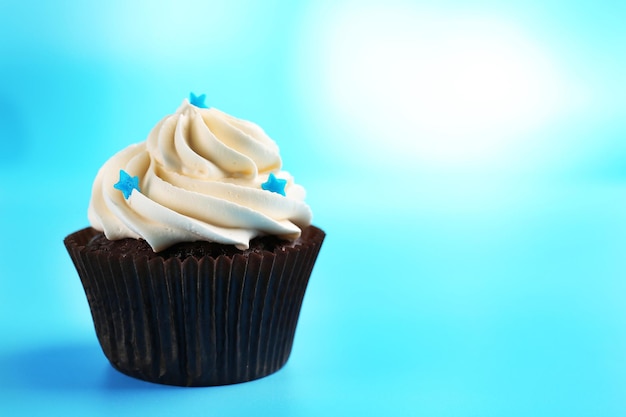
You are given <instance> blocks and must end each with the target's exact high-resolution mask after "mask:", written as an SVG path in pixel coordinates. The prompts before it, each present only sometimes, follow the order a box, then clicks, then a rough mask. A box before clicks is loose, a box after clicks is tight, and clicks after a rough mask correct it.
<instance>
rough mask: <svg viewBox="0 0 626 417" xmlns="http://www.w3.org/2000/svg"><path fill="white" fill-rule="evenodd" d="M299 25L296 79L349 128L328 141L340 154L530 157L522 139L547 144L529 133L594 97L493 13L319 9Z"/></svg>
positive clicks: (434, 164)
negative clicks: (299, 64)
mask: <svg viewBox="0 0 626 417" xmlns="http://www.w3.org/2000/svg"><path fill="white" fill-rule="evenodd" d="M304 30H305V35H304V37H305V39H307V41H306V42H305V46H304V47H303V48H302V49H301V51H302V52H301V53H302V55H301V61H302V62H303V68H301V76H302V80H300V82H299V84H300V86H301V87H302V88H304V95H305V96H308V97H310V98H311V100H310V103H311V106H312V108H313V109H314V110H312V111H315V112H318V114H320V115H321V116H322V117H323V118H324V120H325V126H326V128H327V129H330V130H329V132H330V131H332V130H334V131H337V130H342V131H343V132H345V133H346V135H345V136H344V138H345V140H344V141H343V142H342V141H341V140H334V141H333V143H332V145H333V149H334V150H335V151H336V152H337V153H339V154H340V155H342V156H343V157H348V158H356V159H366V160H370V161H372V162H373V163H375V164H378V165H381V166H387V167H389V166H393V167H394V168H395V169H396V170H407V169H409V170H410V169H411V167H412V166H415V164H418V165H419V166H421V167H426V169H429V168H430V169H435V170H441V169H443V170H446V169H457V168H461V169H469V170H472V171H475V170H477V171H480V170H483V169H489V168H490V167H491V168H493V167H496V166H502V165H505V166H508V167H509V168H510V167H511V166H513V165H516V164H518V165H519V164H528V163H530V161H528V160H525V159H524V158H525V157H524V156H523V155H522V154H523V152H524V150H526V151H529V149H530V148H532V147H533V146H539V147H542V146H545V143H544V144H542V143H533V142H534V141H541V140H544V138H539V135H536V136H533V135H534V134H535V133H537V132H539V131H540V129H542V128H544V127H546V126H550V125H551V124H555V123H559V122H562V121H563V120H566V119H567V118H568V117H572V115H574V114H576V113H578V112H580V111H581V110H582V109H583V108H584V107H585V106H586V105H587V103H588V101H589V97H588V95H589V91H588V90H587V88H584V86H582V85H581V84H580V83H579V82H577V81H574V79H573V76H572V75H571V74H569V73H568V71H567V68H566V66H565V65H563V63H562V62H560V61H559V58H558V57H557V56H555V55H554V54H553V53H552V51H551V50H550V49H549V48H548V46H547V45H544V44H542V42H541V41H540V40H539V39H536V38H534V37H533V36H531V34H530V33H529V31H527V30H524V28H523V27H521V26H520V25H518V24H516V22H515V21H513V20H511V19H506V18H503V17H498V16H496V15H481V14H479V13H475V14H464V13H455V12H454V11H453V10H446V11H445V13H435V12H432V11H423V10H418V9H416V8H410V7H408V6H407V5H404V6H402V7H401V8H400V7H398V8H395V7H393V6H378V7H358V8H357V7H354V6H353V7H344V8H333V9H330V8H329V9H323V8H319V9H317V10H316V9H313V10H312V13H310V20H309V21H308V25H305V29H304ZM307 31H308V32H307ZM328 136H332V135H325V134H320V137H328ZM322 143H323V142H322ZM324 145H328V144H324ZM559 146H561V144H558V145H557V148H558V147H559ZM545 151H550V148H549V147H546V149H545ZM552 151H554V149H552ZM555 157H557V156H556V155H555ZM548 159H549V158H548ZM537 163H538V162H537Z"/></svg>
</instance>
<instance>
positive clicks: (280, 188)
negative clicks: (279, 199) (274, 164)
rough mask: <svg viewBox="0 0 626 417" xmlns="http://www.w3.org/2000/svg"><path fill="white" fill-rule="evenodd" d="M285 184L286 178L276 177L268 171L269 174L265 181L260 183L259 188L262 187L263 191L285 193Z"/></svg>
mask: <svg viewBox="0 0 626 417" xmlns="http://www.w3.org/2000/svg"><path fill="white" fill-rule="evenodd" d="M285 185H287V180H283V179H280V178H276V175H274V173H272V172H270V176H269V177H268V178H267V181H266V182H264V183H263V184H261V188H263V189H264V190H265V191H271V192H273V193H278V194H280V195H285Z"/></svg>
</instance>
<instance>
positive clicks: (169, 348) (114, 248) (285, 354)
mask: <svg viewBox="0 0 626 417" xmlns="http://www.w3.org/2000/svg"><path fill="white" fill-rule="evenodd" d="M99 235H100V232H98V231H96V230H95V229H92V228H86V229H82V230H79V231H77V232H76V233H73V234H71V235H69V236H68V237H67V238H66V239H65V241H64V243H65V246H66V248H67V250H68V252H69V254H70V257H71V258H72V260H73V262H74V265H75V266H76V269H77V271H78V274H79V276H80V279H81V282H82V284H83V287H84V289H85V294H86V296H87V301H88V303H89V307H90V310H91V314H92V317H93V321H94V326H95V330H96V334H97V336H98V341H99V342H100V346H101V347H102V350H103V352H104V354H105V356H106V357H107V358H108V360H109V361H110V362H111V365H112V366H113V367H114V368H115V369H117V370H119V371H120V372H123V373H124V374H127V375H130V376H132V377H135V378H139V379H142V380H146V381H150V382H155V383H160V384H168V385H179V386H210V385H227V384H234V383H239V382H245V381H250V380H254V379H258V378H261V377H264V376H267V375H269V374H271V373H273V372H276V371H277V370H279V369H280V368H281V367H282V366H283V365H284V364H285V363H286V362H287V359H288V358H289V355H290V353H291V347H292V344H293V339H294V334H295V330H296V324H297V321H298V317H299V314H300V308H301V305H302V300H303V297H304V294H305V290H306V287H307V284H308V280H309V277H310V275H311V271H312V269H313V265H314V263H315V260H316V258H317V255H318V253H319V250H320V248H321V245H322V242H323V240H324V237H325V234H324V232H323V231H322V230H321V229H318V228H316V227H315V226H309V227H308V228H306V229H304V230H303V233H302V236H301V237H300V238H299V239H298V240H297V241H296V242H293V243H291V242H290V243H284V244H281V243H277V242H271V243H270V244H267V243H262V244H261V245H260V246H259V245H255V246H256V247H251V248H252V249H251V250H248V251H245V252H236V251H235V253H234V254H232V253H230V252H233V251H231V250H230V249H229V250H227V251H221V252H220V254H219V255H216V254H215V251H214V250H213V249H210V250H208V249H207V250H205V249H202V250H197V248H196V249H194V248H193V247H192V248H187V249H185V250H184V251H183V252H182V253H181V252H180V251H178V252H177V251H173V252H171V253H169V254H164V255H163V254H161V253H157V254H154V253H150V252H143V251H139V250H134V249H128V248H127V247H124V245H125V244H126V245H128V244H129V242H124V240H123V241H109V242H108V243H107V244H106V245H102V244H101V243H97V241H98V239H101V237H100V236H99ZM125 240H126V239H125ZM197 244H198V245H202V244H206V242H204V243H203V242H197ZM213 245H214V244H213ZM268 248H270V249H271V251H270V250H268ZM218 249H219V248H218ZM198 254H201V256H199V255H198Z"/></svg>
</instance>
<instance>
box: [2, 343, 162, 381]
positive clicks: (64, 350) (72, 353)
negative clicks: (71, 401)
mask: <svg viewBox="0 0 626 417" xmlns="http://www.w3.org/2000/svg"><path fill="white" fill-rule="evenodd" d="M0 369H2V370H3V372H2V375H1V376H0V390H5V389H21V390H41V391H73V392H76V391H94V390H95V391H107V390H111V391H115V390H151V389H167V388H168V387H165V386H162V385H158V384H152V383H149V382H145V381H140V380H137V379H134V378H131V377H128V376H126V375H124V374H122V373H120V372H118V371H116V370H115V369H113V367H111V365H110V364H109V363H108V361H107V360H106V358H105V357H104V355H103V354H102V350H101V349H100V347H99V346H98V345H97V344H69V345H53V346H41V347H38V348H35V349H30V350H24V351H18V352H7V353H4V354H2V355H0ZM169 388H170V389H171V388H172V387H169Z"/></svg>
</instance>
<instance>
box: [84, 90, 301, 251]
mask: <svg viewBox="0 0 626 417" xmlns="http://www.w3.org/2000/svg"><path fill="white" fill-rule="evenodd" d="M281 167H282V161H281V158H280V154H279V149H278V146H277V145H276V143H275V142H274V141H273V140H272V139H271V138H269V137H268V136H267V135H266V133H265V132H264V131H263V129H261V128H260V127H259V126H258V125H256V124H254V123H251V122H248V121H245V120H241V119H237V118H235V117H233V116H230V115H227V114H225V113H223V112H221V111H219V110H217V109H214V108H200V107H197V106H195V105H193V104H191V103H190V102H189V101H188V100H186V99H185V100H183V103H182V104H181V106H180V107H179V108H178V110H177V111H176V113H174V114H172V115H169V116H166V117H164V118H163V119H162V120H161V121H159V122H158V123H157V124H156V126H155V127H154V128H153V129H152V131H151V132H150V134H149V135H148V138H147V139H146V141H145V142H142V143H139V144H135V145H131V146H129V147H127V148H126V149H124V150H122V151H120V152H118V153H117V154H115V155H114V156H113V157H111V158H110V159H109V160H108V161H107V162H106V163H105V164H104V165H103V166H102V168H100V170H99V171H98V174H97V176H96V179H95V181H94V184H93V188H92V195H91V201H90V203H89V210H88V217H89V221H90V223H91V226H92V227H93V228H95V229H97V230H100V231H103V232H104V234H105V236H106V237H107V238H108V239H110V240H116V239H122V238H128V237H130V238H141V239H145V240H146V241H147V242H148V243H149V244H150V246H151V247H152V249H153V250H154V251H155V252H158V251H160V250H163V249H166V248H167V247H169V246H171V245H173V244H175V243H178V242H192V241H197V240H207V241H212V242H217V243H222V244H232V245H235V246H237V247H238V248H240V249H245V248H247V247H248V245H249V241H250V239H252V238H254V237H257V236H262V235H275V236H278V237H281V238H283V239H289V240H293V239H296V238H297V237H298V236H299V235H300V232H301V228H303V227H306V226H308V225H310V224H311V217H312V215H311V210H310V208H309V207H308V205H306V203H304V196H305V191H304V189H303V188H302V187H301V186H300V185H298V184H295V183H294V181H293V177H292V176H291V175H290V174H289V173H288V172H286V171H282V170H281ZM121 171H122V172H123V173H124V175H127V176H129V177H134V176H136V177H138V187H137V188H135V189H132V190H129V191H128V194H129V195H128V198H125V195H124V193H122V192H120V190H119V189H116V188H115V187H114V186H115V184H116V183H118V181H119V180H120V175H122V174H121V173H120V172H121ZM277 178H278V179H279V180H278V181H280V182H281V184H284V195H281V193H278V192H271V191H268V189H269V188H267V187H264V185H265V184H266V183H268V182H272V181H273V182H275V181H277ZM264 188H265V189H264ZM281 191H282V190H281Z"/></svg>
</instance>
